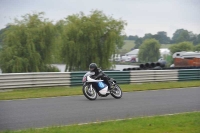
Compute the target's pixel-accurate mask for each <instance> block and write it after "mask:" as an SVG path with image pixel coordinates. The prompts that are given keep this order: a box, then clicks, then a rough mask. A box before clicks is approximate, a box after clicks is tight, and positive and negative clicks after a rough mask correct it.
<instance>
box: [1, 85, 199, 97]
mask: <svg viewBox="0 0 200 133" xmlns="http://www.w3.org/2000/svg"><path fill="white" fill-rule="evenodd" d="M198 86H200V82H199V81H183V82H158V83H143V84H125V85H120V87H121V88H122V91H123V92H131V91H145V90H159V89H169V88H184V87H198ZM72 95H82V87H81V86H78V87H43V88H27V89H13V90H12V91H7V92H0V100H11V99H26V98H41V97H56V96H72Z"/></svg>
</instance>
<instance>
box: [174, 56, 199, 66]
mask: <svg viewBox="0 0 200 133" xmlns="http://www.w3.org/2000/svg"><path fill="white" fill-rule="evenodd" d="M174 66H175V67H199V66H200V58H186V59H182V58H174Z"/></svg>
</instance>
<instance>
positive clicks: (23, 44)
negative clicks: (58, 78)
mask: <svg viewBox="0 0 200 133" xmlns="http://www.w3.org/2000/svg"><path fill="white" fill-rule="evenodd" d="M43 15H44V13H34V14H26V15H25V16H22V20H17V19H16V20H15V23H14V24H12V25H11V26H10V27H9V28H8V29H7V30H6V31H5V32H4V33H3V34H4V37H3V48H2V51H1V53H0V62H1V63H0V64H1V66H0V67H1V69H2V72H4V73H13V72H15V73H16V72H41V71H42V72H45V71H58V69H56V68H54V67H51V66H50V65H48V64H50V63H51V58H52V50H53V49H54V48H55V47H54V39H55V28H54V25H53V24H52V22H51V21H49V20H48V19H46V18H44V17H43Z"/></svg>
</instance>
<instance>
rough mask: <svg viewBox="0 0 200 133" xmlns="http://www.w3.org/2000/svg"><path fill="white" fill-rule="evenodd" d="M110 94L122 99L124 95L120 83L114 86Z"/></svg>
mask: <svg viewBox="0 0 200 133" xmlns="http://www.w3.org/2000/svg"><path fill="white" fill-rule="evenodd" d="M110 94H111V95H112V96H113V97H114V98H116V99H120V98H121V97H122V90H121V88H120V87H119V86H118V85H115V88H113V89H112V90H111V91H110Z"/></svg>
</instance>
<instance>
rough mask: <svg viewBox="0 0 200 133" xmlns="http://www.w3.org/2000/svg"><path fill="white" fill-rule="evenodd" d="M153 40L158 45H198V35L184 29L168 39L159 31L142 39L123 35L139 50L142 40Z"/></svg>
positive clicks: (199, 35) (163, 32) (165, 34)
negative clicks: (183, 43)
mask: <svg viewBox="0 0 200 133" xmlns="http://www.w3.org/2000/svg"><path fill="white" fill-rule="evenodd" d="M150 38H154V39H156V40H158V41H159V43H160V44H176V43H180V42H185V41H188V42H191V43H192V44H193V45H197V44H200V34H194V33H193V32H191V31H188V30H185V29H177V30H176V31H175V32H174V34H173V37H172V38H170V37H168V36H167V32H165V31H159V32H158V33H157V34H155V35H152V34H151V33H148V34H145V35H144V37H138V36H137V35H136V36H133V35H129V36H126V35H124V39H125V40H134V41H135V44H136V45H135V47H134V48H135V49H136V48H139V46H140V45H141V44H142V43H143V41H144V40H146V39H150Z"/></svg>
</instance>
